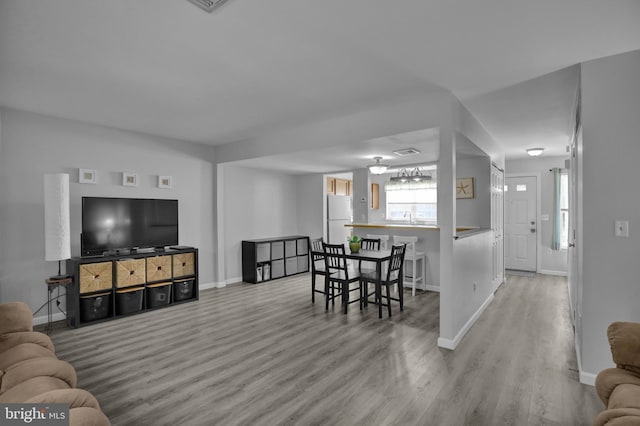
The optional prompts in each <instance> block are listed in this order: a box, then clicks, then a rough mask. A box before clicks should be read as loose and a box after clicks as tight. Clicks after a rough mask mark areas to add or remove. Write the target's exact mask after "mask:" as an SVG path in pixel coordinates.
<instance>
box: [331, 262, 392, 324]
mask: <svg viewBox="0 0 640 426" xmlns="http://www.w3.org/2000/svg"><path fill="white" fill-rule="evenodd" d="M345 257H346V258H347V259H350V260H358V261H363V262H372V263H375V265H376V280H375V285H376V294H378V295H379V294H380V286H381V283H382V264H383V263H384V262H388V261H390V260H391V250H384V249H383V250H362V249H361V250H359V251H357V252H350V251H349V250H347V251H346V253H345ZM400 273H401V274H402V272H400ZM348 303H349V291H342V311H343V313H345V314H346V313H347V305H348ZM365 303H366V302H365Z"/></svg>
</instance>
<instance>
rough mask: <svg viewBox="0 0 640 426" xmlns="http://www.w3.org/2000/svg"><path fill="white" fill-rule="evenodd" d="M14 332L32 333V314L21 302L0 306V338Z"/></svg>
mask: <svg viewBox="0 0 640 426" xmlns="http://www.w3.org/2000/svg"><path fill="white" fill-rule="evenodd" d="M16 331H33V314H32V313H31V309H30V308H29V306H27V304H26V303H23V302H9V303H2V304H0V336H2V335H3V334H7V333H15V332H16Z"/></svg>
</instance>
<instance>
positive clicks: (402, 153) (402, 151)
mask: <svg viewBox="0 0 640 426" xmlns="http://www.w3.org/2000/svg"><path fill="white" fill-rule="evenodd" d="M393 153H394V154H395V155H397V156H399V157H404V156H407V155H414V154H420V150H418V149H415V148H407V149H399V150H397V151H393Z"/></svg>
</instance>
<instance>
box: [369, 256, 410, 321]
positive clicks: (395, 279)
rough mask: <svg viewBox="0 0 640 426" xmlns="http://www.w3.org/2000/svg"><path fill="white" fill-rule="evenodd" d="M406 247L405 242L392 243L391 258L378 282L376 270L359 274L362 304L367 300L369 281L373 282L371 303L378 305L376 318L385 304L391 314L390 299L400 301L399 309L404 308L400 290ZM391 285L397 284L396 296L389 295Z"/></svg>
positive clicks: (379, 316) (379, 315)
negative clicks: (373, 291) (383, 293)
mask: <svg viewBox="0 0 640 426" xmlns="http://www.w3.org/2000/svg"><path fill="white" fill-rule="evenodd" d="M406 249H407V246H406V245H405V244H402V245H394V246H392V247H391V259H390V260H389V266H388V268H387V272H386V274H384V275H383V276H381V280H380V282H377V277H376V272H375V271H374V272H368V273H366V274H362V275H361V278H360V280H361V287H362V292H363V293H364V295H363V299H364V304H365V305H367V304H368V303H369V302H371V301H370V300H369V283H374V284H375V286H376V289H375V293H374V294H375V300H374V301H373V302H372V303H375V304H377V305H378V318H382V307H383V306H386V307H387V310H388V311H389V316H391V301H392V300H393V301H396V302H399V303H400V310H401V311H402V310H404V297H403V291H402V265H403V264H404V254H405V251H406ZM393 285H397V286H398V297H397V298H396V297H392V296H391V287H392V286H393ZM382 287H384V288H385V289H386V295H385V296H386V303H385V302H383V300H382Z"/></svg>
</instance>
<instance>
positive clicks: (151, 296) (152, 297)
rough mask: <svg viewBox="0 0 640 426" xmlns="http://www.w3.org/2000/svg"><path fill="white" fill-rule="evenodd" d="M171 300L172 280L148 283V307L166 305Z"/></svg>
mask: <svg viewBox="0 0 640 426" xmlns="http://www.w3.org/2000/svg"><path fill="white" fill-rule="evenodd" d="M169 302H171V282H166V283H158V284H150V285H147V308H158V307H160V306H166V305H168V304H169Z"/></svg>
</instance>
